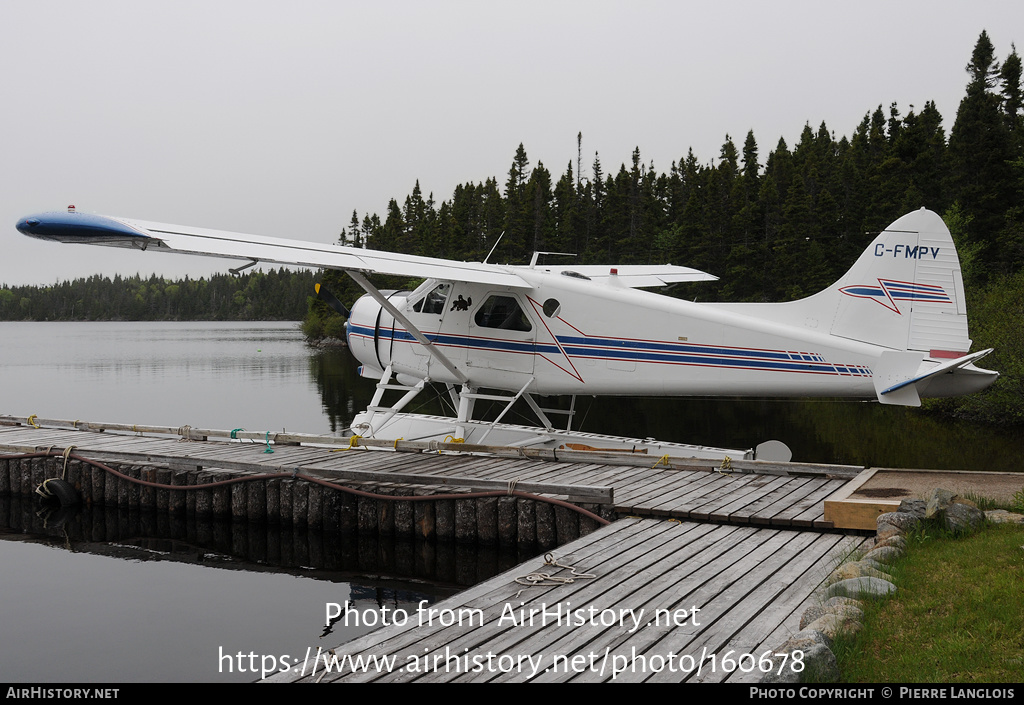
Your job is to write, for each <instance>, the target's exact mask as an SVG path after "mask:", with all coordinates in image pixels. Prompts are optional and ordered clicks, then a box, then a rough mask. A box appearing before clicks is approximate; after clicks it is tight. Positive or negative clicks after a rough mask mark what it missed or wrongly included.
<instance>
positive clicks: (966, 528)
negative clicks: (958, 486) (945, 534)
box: [943, 502, 985, 534]
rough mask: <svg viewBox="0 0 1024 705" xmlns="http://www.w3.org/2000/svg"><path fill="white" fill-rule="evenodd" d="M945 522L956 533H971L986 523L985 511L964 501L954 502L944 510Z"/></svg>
mask: <svg viewBox="0 0 1024 705" xmlns="http://www.w3.org/2000/svg"><path fill="white" fill-rule="evenodd" d="M943 522H944V523H945V525H946V528H947V529H949V530H950V531H952V532H953V533H954V534H964V533H970V532H972V531H976V530H977V529H980V528H981V526H982V525H983V524H984V523H985V512H983V511H981V510H980V509H978V508H977V507H972V506H970V505H969V504H966V503H963V502H953V503H952V504H950V505H949V506H948V507H946V511H945V512H943Z"/></svg>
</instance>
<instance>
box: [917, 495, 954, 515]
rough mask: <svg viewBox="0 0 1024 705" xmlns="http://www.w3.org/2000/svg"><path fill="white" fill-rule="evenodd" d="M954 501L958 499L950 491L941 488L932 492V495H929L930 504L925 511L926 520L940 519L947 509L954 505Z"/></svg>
mask: <svg viewBox="0 0 1024 705" xmlns="http://www.w3.org/2000/svg"><path fill="white" fill-rule="evenodd" d="M954 499H956V495H955V494H953V493H952V492H950V491H949V490H944V489H940V488H939V489H934V490H932V493H931V494H930V495H928V503H927V505H926V507H925V511H924V517H925V519H934V518H936V517H938V516H939V514H941V513H942V512H943V511H944V510H945V509H946V507H948V506H949V505H950V504H952V503H953V500H954Z"/></svg>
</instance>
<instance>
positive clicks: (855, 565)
mask: <svg viewBox="0 0 1024 705" xmlns="http://www.w3.org/2000/svg"><path fill="white" fill-rule="evenodd" d="M862 577H870V578H881V579H882V580H892V576H891V575H889V574H888V573H886V572H884V571H881V570H878V569H877V568H874V567H872V566H870V565H868V564H867V563H864V562H862V561H854V562H852V563H843V564H842V565H841V566H839V567H838V568H836V569H835V570H833V571H832V573H831V574H830V575H829V576H828V577H827V578H825V584H826V585H832V584H833V583H838V582H839V581H841V580H849V579H850V578H862Z"/></svg>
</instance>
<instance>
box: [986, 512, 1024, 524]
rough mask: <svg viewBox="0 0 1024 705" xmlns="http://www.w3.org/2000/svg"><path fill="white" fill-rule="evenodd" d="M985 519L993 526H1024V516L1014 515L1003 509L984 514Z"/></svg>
mask: <svg viewBox="0 0 1024 705" xmlns="http://www.w3.org/2000/svg"><path fill="white" fill-rule="evenodd" d="M985 518H986V519H988V520H989V521H990V522H992V523H993V524H1024V514H1015V513H1014V512H1008V511H1006V510H1005V509H992V510H990V511H987V512H985Z"/></svg>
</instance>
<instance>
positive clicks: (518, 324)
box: [473, 294, 533, 331]
mask: <svg viewBox="0 0 1024 705" xmlns="http://www.w3.org/2000/svg"><path fill="white" fill-rule="evenodd" d="M473 320H474V321H475V322H476V324H477V325H478V326H480V327H481V328H498V329H501V330H519V331H530V330H533V326H532V325H531V324H530V319H529V318H527V316H526V312H525V311H523V308H522V307H521V306H520V305H519V301H518V300H517V299H516V298H515V297H514V296H500V295H498V294H492V295H491V296H488V297H487V300H486V301H484V303H483V306H481V307H480V308H479V309H477V312H476V316H475V317H474V318H473Z"/></svg>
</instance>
